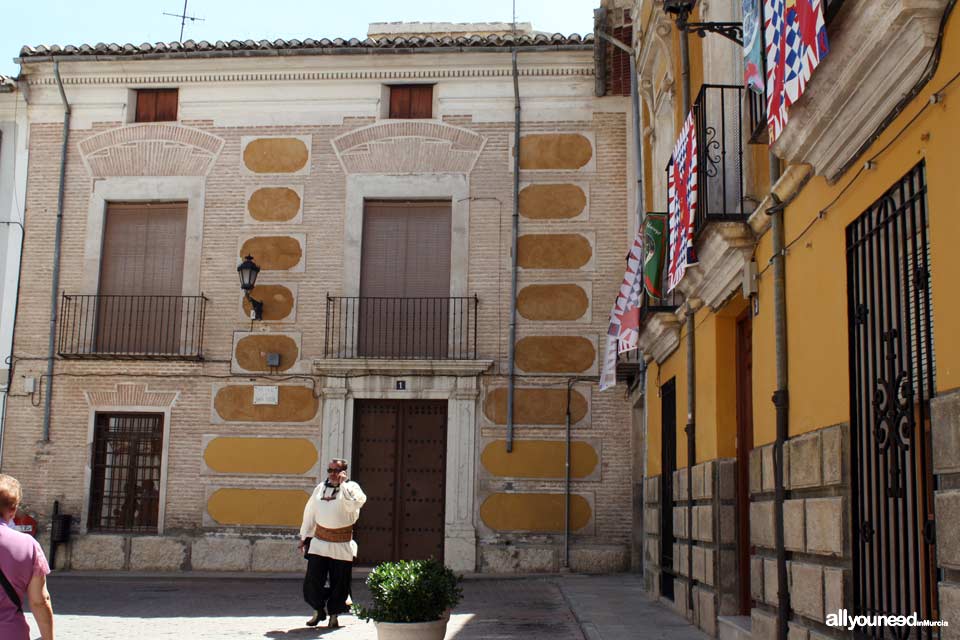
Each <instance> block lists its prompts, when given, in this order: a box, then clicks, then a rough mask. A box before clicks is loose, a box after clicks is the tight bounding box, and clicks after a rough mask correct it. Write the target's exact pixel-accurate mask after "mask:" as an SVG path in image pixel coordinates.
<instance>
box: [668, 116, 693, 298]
mask: <svg viewBox="0 0 960 640" xmlns="http://www.w3.org/2000/svg"><path fill="white" fill-rule="evenodd" d="M667 209H668V211H669V215H670V268H669V270H668V271H667V291H673V290H674V289H675V288H676V286H677V285H678V284H679V283H680V280H682V279H683V274H684V273H686V270H687V265H688V264H694V263H695V262H696V258H695V256H694V251H693V224H694V219H695V218H696V215H697V128H696V125H695V122H694V112H693V111H690V113H689V114H687V119H686V120H685V121H684V122H683V128H682V129H681V130H680V137H679V138H678V139H677V144H676V146H675V147H674V149H673V158H672V159H671V160H670V167H669V170H668V171H667Z"/></svg>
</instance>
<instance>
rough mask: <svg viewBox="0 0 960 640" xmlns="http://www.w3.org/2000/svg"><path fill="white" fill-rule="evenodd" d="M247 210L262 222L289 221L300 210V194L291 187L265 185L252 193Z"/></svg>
mask: <svg viewBox="0 0 960 640" xmlns="http://www.w3.org/2000/svg"><path fill="white" fill-rule="evenodd" d="M247 211H249V212H250V217H252V218H253V219H254V220H259V221H260V222H287V221H288V220H293V219H294V218H296V217H297V213H299V211H300V194H298V193H297V192H296V191H294V190H293V189H290V188H289V187H263V188H262V189H257V190H256V191H254V192H253V193H252V194H251V195H250V200H249V201H248V202H247Z"/></svg>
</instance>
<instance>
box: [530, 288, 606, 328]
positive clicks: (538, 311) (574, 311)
mask: <svg viewBox="0 0 960 640" xmlns="http://www.w3.org/2000/svg"><path fill="white" fill-rule="evenodd" d="M589 304H590V300H589V299H588V298H587V292H586V291H584V290H583V288H582V287H578V286H577V285H575V284H532V285H529V286H526V287H524V288H523V289H521V290H520V293H518V294H517V311H518V312H519V313H520V315H522V316H523V317H524V318H526V319H527V320H577V319H579V318H582V317H583V314H585V313H586V312H587V307H588V306H589Z"/></svg>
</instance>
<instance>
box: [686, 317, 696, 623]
mask: <svg viewBox="0 0 960 640" xmlns="http://www.w3.org/2000/svg"><path fill="white" fill-rule="evenodd" d="M695 302H699V301H697V300H695V299H693V298H687V305H686V306H687V313H686V316H687V426H686V427H685V428H684V431H686V434H687V536H688V540H689V541H690V546H689V549H688V550H687V577H688V578H689V580H690V588H689V589H688V590H687V601H688V603H689V605H690V615H691V616H692V615H693V466H694V465H695V464H697V339H696V335H695V334H694V324H695V322H694V320H695V319H696V313H697V307H698V306H699V305H695V304H694V303H695Z"/></svg>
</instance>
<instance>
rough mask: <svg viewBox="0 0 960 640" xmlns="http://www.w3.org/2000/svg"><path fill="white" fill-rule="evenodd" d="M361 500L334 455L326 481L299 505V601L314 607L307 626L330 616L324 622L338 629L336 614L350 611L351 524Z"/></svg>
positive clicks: (353, 552)
mask: <svg viewBox="0 0 960 640" xmlns="http://www.w3.org/2000/svg"><path fill="white" fill-rule="evenodd" d="M366 500H367V496H366V495H364V493H363V490H361V489H360V485H358V484H357V483H356V482H351V481H350V480H348V479H347V462H346V461H345V460H340V459H339V458H335V459H333V460H331V461H330V464H329V465H327V479H326V480H324V481H323V482H322V483H320V484H319V485H317V487H316V489H314V490H313V495H311V496H310V499H309V500H308V501H307V506H306V507H304V509H303V524H302V525H300V544H299V545H298V549H300V551H305V552H306V558H307V575H306V576H305V577H304V579H303V599H304V600H306V601H307V604H309V605H310V606H311V607H313V610H314V611H313V617H312V618H310V619H309V620H308V621H307V625H308V626H311V627H315V626H317V625H318V624H319V623H320V621H321V620H324V619H326V617H327V615H329V616H330V622H329V624H328V626H329V627H338V626H340V625H339V624H338V621H337V616H338V615H339V614H342V613H346V612H347V611H349V607H348V606H347V597H348V596H349V595H350V579H351V573H352V569H353V559H354V558H355V557H356V555H357V543H356V542H354V541H353V525H354V523H356V521H357V518H359V517H360V507H362V506H363V503H364V502H366ZM328 581H329V586H327V582H328Z"/></svg>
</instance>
